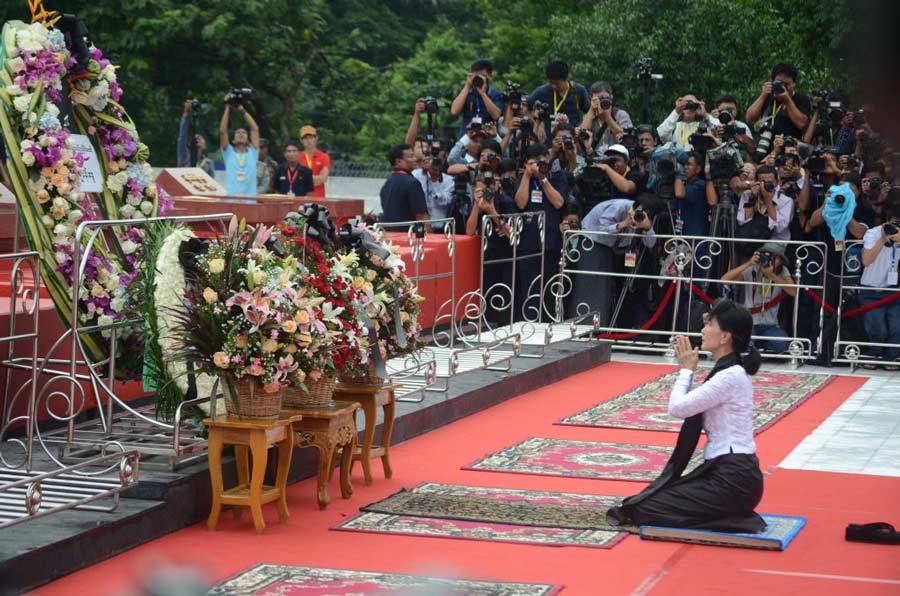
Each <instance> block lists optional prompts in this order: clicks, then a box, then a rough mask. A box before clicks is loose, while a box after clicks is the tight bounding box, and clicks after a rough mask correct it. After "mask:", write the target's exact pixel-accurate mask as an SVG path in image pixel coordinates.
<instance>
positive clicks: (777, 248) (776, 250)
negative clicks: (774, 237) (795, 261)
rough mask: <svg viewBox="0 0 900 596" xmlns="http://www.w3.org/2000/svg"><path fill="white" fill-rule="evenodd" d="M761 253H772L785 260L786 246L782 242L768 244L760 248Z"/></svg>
mask: <svg viewBox="0 0 900 596" xmlns="http://www.w3.org/2000/svg"><path fill="white" fill-rule="evenodd" d="M759 252H770V253H772V254H773V255H778V256H779V257H781V258H782V259H783V258H785V256H784V255H785V252H784V245H783V244H781V243H780V242H766V243H765V244H763V245H762V246H760V247H759Z"/></svg>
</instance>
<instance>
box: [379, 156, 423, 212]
mask: <svg viewBox="0 0 900 596" xmlns="http://www.w3.org/2000/svg"><path fill="white" fill-rule="evenodd" d="M388 159H389V160H390V162H391V169H392V170H393V171H392V172H391V175H390V176H388V179H387V180H386V181H385V183H384V186H382V187H381V193H380V194H381V210H382V215H381V221H382V222H385V223H394V222H401V221H413V220H426V219H428V205H427V204H426V203H425V193H424V192H422V187H421V185H419V183H418V182H416V179H415V178H413V177H412V171H413V169H414V168H415V164H416V162H415V154H414V153H413V150H412V147H410V146H409V145H406V144H404V145H395V146H393V147H391V150H390V152H389V153H388Z"/></svg>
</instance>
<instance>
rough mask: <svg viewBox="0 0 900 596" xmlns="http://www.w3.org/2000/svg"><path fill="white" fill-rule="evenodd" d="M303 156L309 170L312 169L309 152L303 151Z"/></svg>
mask: <svg viewBox="0 0 900 596" xmlns="http://www.w3.org/2000/svg"><path fill="white" fill-rule="evenodd" d="M303 157H305V158H306V166H307V167H308V168H309V169H310V170H311V169H312V160H311V159H310V158H309V153H307V152H306V151H304V152H303Z"/></svg>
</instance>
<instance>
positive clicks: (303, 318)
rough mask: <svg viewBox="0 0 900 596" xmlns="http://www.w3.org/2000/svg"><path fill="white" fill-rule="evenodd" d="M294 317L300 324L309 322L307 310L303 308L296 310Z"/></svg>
mask: <svg viewBox="0 0 900 596" xmlns="http://www.w3.org/2000/svg"><path fill="white" fill-rule="evenodd" d="M294 318H295V319H297V322H298V323H300V324H301V325H308V324H309V312H307V311H305V310H300V311H297V314H296V315H294Z"/></svg>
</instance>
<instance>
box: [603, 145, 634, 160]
mask: <svg viewBox="0 0 900 596" xmlns="http://www.w3.org/2000/svg"><path fill="white" fill-rule="evenodd" d="M606 155H621V156H622V157H624V158H625V159H629V158H630V156H629V154H628V149H626V148H625V145H620V144H618V143H616V144H615V145H610V146H609V148H608V149H607V150H606Z"/></svg>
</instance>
